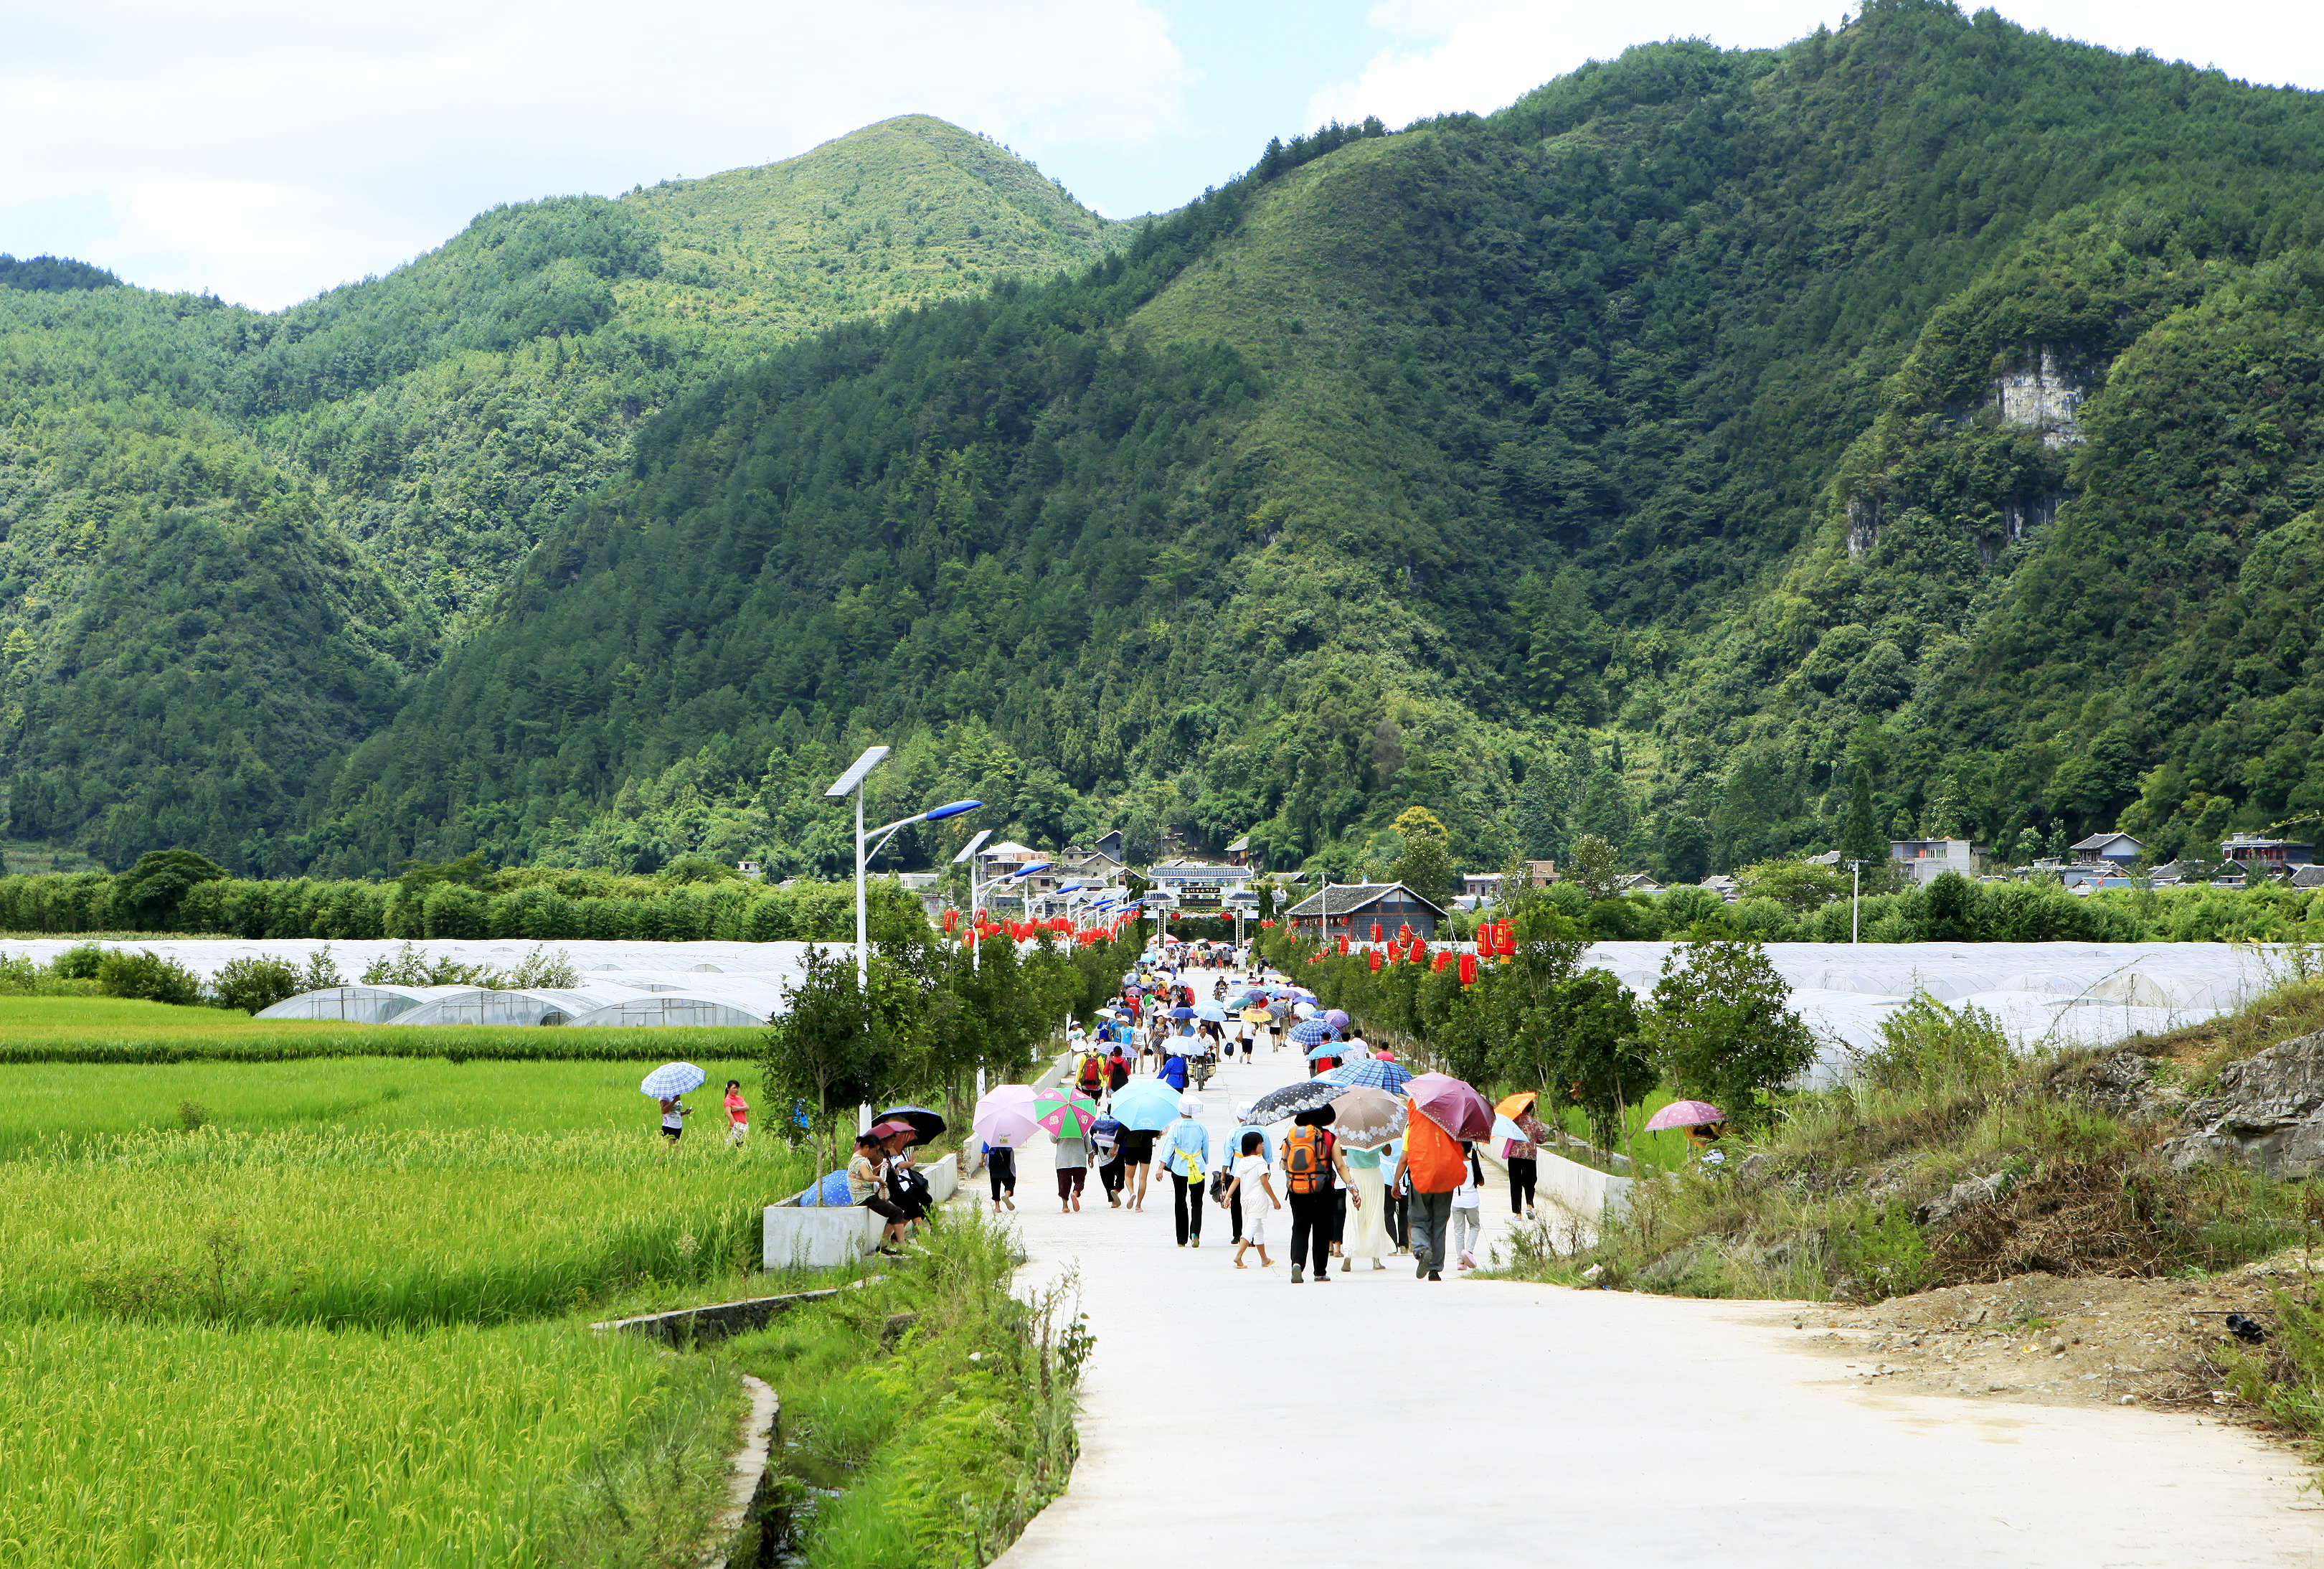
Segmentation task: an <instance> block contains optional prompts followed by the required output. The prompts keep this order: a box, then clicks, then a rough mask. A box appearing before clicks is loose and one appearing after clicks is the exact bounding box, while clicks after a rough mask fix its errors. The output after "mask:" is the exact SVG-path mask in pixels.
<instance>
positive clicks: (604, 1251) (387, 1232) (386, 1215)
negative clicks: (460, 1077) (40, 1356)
mask: <svg viewBox="0 0 2324 1569" xmlns="http://www.w3.org/2000/svg"><path fill="white" fill-rule="evenodd" d="M806 1177H807V1170H806V1167H805V1165H804V1163H803V1161H802V1160H801V1158H800V1157H799V1156H798V1153H797V1152H796V1151H794V1150H792V1149H789V1148H788V1147H787V1146H783V1145H780V1144H777V1143H772V1142H764V1143H760V1144H757V1145H754V1146H746V1147H744V1148H742V1149H726V1148H724V1147H723V1146H721V1145H719V1144H717V1143H716V1142H715V1141H710V1140H705V1141H702V1142H699V1143H694V1144H688V1145H684V1146H679V1147H676V1148H669V1147H665V1146H663V1145H662V1144H661V1143H660V1141H659V1140H655V1139H651V1138H650V1136H646V1135H642V1134H611V1133H604V1132H586V1133H570V1134H563V1135H554V1136H547V1135H538V1134H519V1133H512V1132H506V1131H485V1130H475V1129H451V1130H419V1129H403V1130H395V1131H363V1132H356V1131H345V1130H321V1131H303V1130H275V1131H267V1132H263V1133H244V1132H235V1131H232V1130H228V1129H223V1128H220V1127H219V1126H217V1124H215V1123H212V1124H210V1125H208V1126H206V1127H203V1128H200V1129H198V1130H195V1131H149V1132H144V1133H136V1134H126V1135H115V1136H110V1137H106V1138H101V1139H96V1140H85V1141H83V1142H82V1143H80V1144H78V1145H77V1146H71V1147H67V1146H64V1145H61V1144H58V1145H53V1146H50V1147H47V1148H45V1149H42V1150H39V1151H36V1152H35V1153H33V1154H32V1155H29V1156H26V1157H23V1158H19V1159H16V1160H14V1161H9V1162H5V1163H0V1256H5V1257H6V1258H8V1259H9V1260H10V1261H11V1267H10V1269H8V1270H6V1271H5V1274H0V1317H9V1318H53V1317H71V1316H85V1315H124V1316H130V1317H135V1318H140V1319H152V1320H156V1321H164V1322H166V1321H213V1322H225V1323H235V1324H265V1323H307V1324H327V1325H335V1326H365V1327H373V1328H381V1327H386V1326H391V1325H409V1324H494V1323H501V1322H505V1321H508V1320H512V1319H518V1318H524V1317H532V1316H539V1315H550V1314H558V1313H562V1312H565V1311H567V1310H569V1309H571V1308H573V1307H575V1306H586V1305H587V1304H589V1303H591V1302H594V1301H597V1300H600V1299H602V1298H604V1297H608V1296H610V1295H612V1294H614V1293H619V1292H627V1291H632V1290H634V1289H635V1288H637V1287H638V1286H639V1285H640V1284H641V1282H660V1283H664V1284H668V1285H671V1286H676V1287H680V1288H685V1287H690V1286H692V1285H696V1284H699V1283H702V1282H707V1281H714V1280H726V1281H731V1280H734V1279H736V1278H738V1277H739V1276H740V1274H741V1273H742V1270H743V1269H746V1268H748V1267H751V1266H753V1265H755V1264H756V1262H757V1259H758V1252H759V1236H760V1229H761V1220H760V1212H761V1208H762V1207H763V1206H764V1205H765V1204H769V1203H771V1202H773V1201H774V1200H776V1199H778V1198H780V1197H783V1196H786V1195H788V1194H791V1193H794V1192H797V1191H798V1188H799V1187H801V1186H804V1185H805V1181H806Z"/></svg>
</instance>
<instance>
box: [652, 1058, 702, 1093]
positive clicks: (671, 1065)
mask: <svg viewBox="0 0 2324 1569" xmlns="http://www.w3.org/2000/svg"><path fill="white" fill-rule="evenodd" d="M709 1076H710V1075H708V1074H705V1073H704V1072H703V1071H702V1070H701V1069H700V1068H698V1067H696V1066H694V1065H693V1064H692V1063H690V1062H666V1063H664V1064H662V1065H661V1066H659V1067H658V1068H656V1069H654V1071H653V1072H651V1073H650V1074H648V1075H646V1076H645V1080H644V1082H643V1083H641V1084H639V1085H638V1088H639V1089H641V1090H642V1091H644V1092H645V1093H646V1094H649V1095H651V1096H652V1097H653V1098H654V1099H656V1100H658V1101H660V1100H667V1099H669V1097H670V1096H672V1095H682V1094H686V1093H687V1091H688V1090H698V1089H700V1088H701V1087H702V1081H703V1080H705V1079H706V1078H708V1077H709Z"/></svg>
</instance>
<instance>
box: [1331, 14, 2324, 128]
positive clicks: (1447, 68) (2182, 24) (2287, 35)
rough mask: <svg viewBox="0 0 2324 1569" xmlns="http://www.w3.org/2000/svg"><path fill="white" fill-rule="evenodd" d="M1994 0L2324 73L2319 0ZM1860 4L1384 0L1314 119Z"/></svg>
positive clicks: (2075, 25)
mask: <svg viewBox="0 0 2324 1569" xmlns="http://www.w3.org/2000/svg"><path fill="white" fill-rule="evenodd" d="M1965 8H1968V7H1965ZM1995 8H1996V9H1997V10H1999V11H2000V12H2001V14H2003V15H2005V16H2006V17H2008V18H2009V19H2010V20H2011V21H2013V22H2015V23H2017V24H2018V25H2019V26H2021V27H2026V28H2033V29H2046V30H2047V31H2049V32H2052V33H2054V34H2056V35H2058V36H2060V37H2064V38H2076V39H2080V40H2082V41H2083V42H2089V43H2098V44H2103V45H2105V46H2106V47H2107V48H2109V49H2116V50H2125V51H2127V50H2132V49H2138V48H2144V49H2147V50H2151V51H2153V52H2154V53H2156V54H2159V55H2162V56H2163V57H2164V58H2166V59H2185V60H2192V61H2194V62H2195V63H2196V64H2197V65H2216V66H2218V68H2219V69H2222V70H2225V71H2227V73H2228V74H2229V75H2231V76H2237V77H2244V78H2248V79H2251V80H2254V81H2263V82H2270V83H2280V82H2291V83H2294V84H2297V85H2300V86H2304V87H2315V86H2317V85H2319V84H2324V8H2319V6H2317V5H2315V4H2314V0H2297V3H2292V0H2255V3H2254V0H2247V3H2246V4H2245V5H2237V6H2233V7H2209V8H2194V7H2189V6H2187V5H2184V4H2183V3H2181V0H2110V3H2109V4H2107V5H2104V6H2098V5H2091V4H2090V3H2089V0H2020V3H2018V4H2014V5H2012V4H2004V5H1998V6H1997V7H1995ZM1858 9H1860V7H1859V6H1858V5H1847V4H1844V3H1843V4H1837V5H1835V4H1830V3H1824V4H1818V3H1816V0H1746V3H1744V4H1732V3H1729V4H1708V3H1704V0H1665V3H1663V4H1659V5H1636V6H1627V7H1625V6H1614V5H1585V4H1581V3H1578V0H1380V3H1379V4H1378V5H1374V6H1373V7H1372V9H1371V11H1370V13H1369V18H1368V20H1369V22H1370V23H1371V25H1372V26H1373V27H1375V28H1378V29H1379V30H1380V31H1381V32H1386V33H1387V34H1388V36H1389V37H1390V39H1392V40H1393V41H1394V42H1390V43H1388V44H1387V45H1386V46H1385V47H1383V48H1382V49H1380V50H1379V52H1378V53H1376V54H1374V55H1373V56H1372V58H1371V59H1370V60H1368V61H1367V62H1365V65H1364V67H1363V69H1362V70H1361V71H1360V72H1359V73H1358V74H1357V75H1356V76H1355V77H1354V78H1351V79H1350V80H1347V81H1342V82H1334V83H1332V84H1329V85H1327V86H1325V87H1323V88H1320V89H1318V90H1317V92H1316V93H1315V95H1314V97H1313V98H1312V99H1311V100H1310V101H1309V104H1308V121H1309V123H1310V124H1313V125H1321V124H1323V122H1324V121H1326V120H1333V119H1338V120H1358V119H1361V118H1362V117H1363V116H1364V115H1379V117H1380V118H1381V119H1383V120H1385V121H1387V122H1388V124H1389V125H1406V124H1408V123H1409V122H1411V121H1413V120H1416V119H1419V118H1421V117H1422V116H1424V115H1442V114H1450V113H1454V112H1457V111H1460V110H1464V109H1465V110H1471V111H1474V112H1476V113H1479V114H1483V113H1486V112H1489V111H1490V110H1493V109H1497V108H1499V107H1500V106H1503V105H1505V104H1508V103H1509V102H1510V101H1512V100H1513V99H1515V98H1517V97H1519V96H1521V95H1522V94H1524V93H1526V92H1528V91H1530V90H1532V89H1533V88H1536V87H1539V86H1540V85H1541V84H1542V83H1543V82H1545V81H1547V80H1549V79H1550V78H1553V77H1556V76H1562V75H1563V74H1564V73H1565V72H1567V71H1570V70H1572V69H1574V68H1575V67H1577V66H1580V65H1581V64H1582V63H1583V62H1584V61H1586V60H1610V59H1612V58H1613V57H1614V56H1616V55H1618V54H1619V53H1621V51H1623V50H1624V49H1626V48H1628V47H1629V46H1630V45H1632V44H1635V43H1645V42H1653V41H1655V40H1659V39H1666V38H1707V39H1709V40H1711V42H1714V43H1717V44H1719V45H1720V46H1721V47H1722V48H1728V49H1757V48H1766V47H1769V46H1772V45H1775V44H1779V43H1784V42H1788V41H1790V40H1792V39H1794V38H1797V37H1800V36H1801V35H1802V34H1803V33H1808V32H1814V31H1815V29H1816V26H1817V25H1818V24H1819V23H1825V24H1837V23H1839V21H1840V18H1841V17H1842V16H1843V15H1845V14H1849V13H1851V12H1853V11H1855V10H1858Z"/></svg>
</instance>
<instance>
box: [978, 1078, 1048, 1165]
mask: <svg viewBox="0 0 2324 1569" xmlns="http://www.w3.org/2000/svg"><path fill="white" fill-rule="evenodd" d="M1040 1125H1041V1124H1040V1118H1039V1113H1037V1112H1035V1111H1034V1110H1033V1087H1032V1085H1030V1084H998V1085H995V1086H994V1087H993V1088H992V1089H991V1090H988V1091H986V1092H985V1095H984V1098H983V1099H982V1100H981V1101H979V1102H977V1103H976V1115H975V1120H974V1121H973V1127H974V1129H975V1131H976V1136H977V1137H978V1138H980V1139H982V1140H984V1141H985V1142H986V1143H987V1144H991V1145H993V1146H994V1147H996V1148H998V1149H1017V1148H1018V1147H1019V1146H1021V1145H1022V1144H1023V1143H1024V1142H1025V1141H1026V1140H1028V1139H1030V1138H1031V1137H1032V1136H1033V1132H1034V1130H1035V1129H1037V1128H1038V1127H1039V1126H1040Z"/></svg>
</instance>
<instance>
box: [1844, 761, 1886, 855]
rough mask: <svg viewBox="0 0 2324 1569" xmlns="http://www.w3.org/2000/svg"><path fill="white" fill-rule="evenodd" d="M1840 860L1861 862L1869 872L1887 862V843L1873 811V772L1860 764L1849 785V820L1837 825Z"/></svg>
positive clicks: (1845, 819)
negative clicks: (1838, 828)
mask: <svg viewBox="0 0 2324 1569" xmlns="http://www.w3.org/2000/svg"><path fill="white" fill-rule="evenodd" d="M1840 859H1841V860H1842V861H1862V862H1864V863H1867V864H1866V867H1865V870H1866V871H1867V872H1868V871H1870V870H1871V869H1872V868H1873V867H1876V866H1877V865H1879V864H1880V863H1883V862H1885V861H1886V860H1887V859H1888V841H1887V839H1886V836H1885V835H1882V834H1881V832H1880V820H1879V817H1878V816H1877V814H1876V813H1875V812H1874V811H1873V809H1872V771H1871V770H1870V769H1869V768H1867V767H1866V766H1865V765H1864V764H1863V763H1862V762H1860V761H1859V762H1858V763H1857V765H1856V770H1855V773H1854V775H1853V777H1851V778H1850V779H1849V782H1848V816H1847V817H1845V818H1843V819H1842V820H1841V824H1840Z"/></svg>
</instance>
